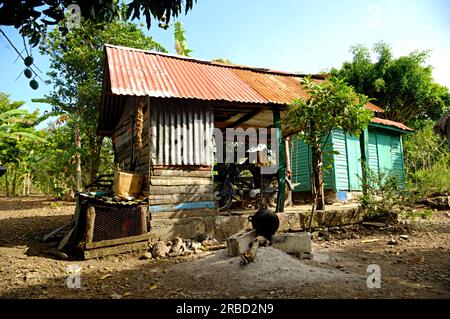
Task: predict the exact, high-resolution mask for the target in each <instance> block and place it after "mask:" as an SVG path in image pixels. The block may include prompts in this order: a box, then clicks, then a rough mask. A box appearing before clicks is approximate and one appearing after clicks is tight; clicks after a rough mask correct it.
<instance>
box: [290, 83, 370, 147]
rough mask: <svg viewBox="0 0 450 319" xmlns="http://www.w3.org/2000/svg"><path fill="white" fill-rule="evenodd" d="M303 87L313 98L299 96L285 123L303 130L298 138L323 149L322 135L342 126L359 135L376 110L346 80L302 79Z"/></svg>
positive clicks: (344, 129) (343, 128)
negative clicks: (367, 107) (367, 105)
mask: <svg viewBox="0 0 450 319" xmlns="http://www.w3.org/2000/svg"><path fill="white" fill-rule="evenodd" d="M301 83H302V86H303V87H304V88H305V89H306V90H307V92H308V94H309V95H310V97H309V98H308V99H307V100H302V99H296V100H295V101H294V102H293V103H292V104H291V106H290V108H289V110H288V112H287V114H286V116H285V119H284V123H285V125H287V126H288V127H289V128H291V129H300V130H302V131H301V133H300V134H299V137H300V138H301V139H302V140H303V141H304V142H305V143H307V144H309V145H311V146H313V147H316V148H318V149H320V150H322V149H323V148H324V147H325V144H326V142H327V139H326V140H325V143H322V139H323V137H324V136H325V137H327V136H329V134H330V133H331V132H332V131H333V130H335V129H340V130H342V131H343V132H345V133H348V134H351V135H358V134H360V133H361V131H362V130H364V128H366V127H367V125H368V124H369V122H370V120H371V118H372V116H373V113H372V112H371V111H369V110H367V109H366V108H365V105H366V103H367V101H368V99H367V97H366V96H364V95H361V94H357V93H355V91H354V90H353V88H352V87H350V86H348V85H347V84H345V83H344V81H343V80H340V79H337V78H335V77H331V78H330V79H329V80H327V81H323V82H320V83H318V82H316V81H314V80H311V79H309V78H305V79H302V81H301Z"/></svg>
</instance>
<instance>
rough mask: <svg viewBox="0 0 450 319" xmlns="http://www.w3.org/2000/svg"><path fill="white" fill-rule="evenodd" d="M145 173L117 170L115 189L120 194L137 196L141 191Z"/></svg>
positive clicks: (115, 192)
mask: <svg viewBox="0 0 450 319" xmlns="http://www.w3.org/2000/svg"><path fill="white" fill-rule="evenodd" d="M143 180H144V175H143V174H141V173H136V172H126V171H116V172H115V173H114V183H113V190H114V194H115V195H118V196H133V197H136V195H138V194H139V193H140V192H141V189H142V182H143Z"/></svg>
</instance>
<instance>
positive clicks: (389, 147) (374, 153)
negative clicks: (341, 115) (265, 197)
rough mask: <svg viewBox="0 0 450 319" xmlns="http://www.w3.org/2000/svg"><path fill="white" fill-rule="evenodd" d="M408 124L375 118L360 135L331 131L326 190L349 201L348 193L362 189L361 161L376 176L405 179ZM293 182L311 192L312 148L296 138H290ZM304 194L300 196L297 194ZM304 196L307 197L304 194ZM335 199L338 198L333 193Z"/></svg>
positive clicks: (303, 192) (305, 191)
mask: <svg viewBox="0 0 450 319" xmlns="http://www.w3.org/2000/svg"><path fill="white" fill-rule="evenodd" d="M411 131H412V129H410V128H409V127H407V126H406V125H404V124H402V123H398V122H394V121H390V120H386V119H382V118H378V117H374V118H373V119H372V122H371V123H370V124H369V127H368V128H367V129H366V130H365V131H364V133H363V134H362V135H361V136H352V135H349V134H345V133H344V132H342V131H339V130H336V131H334V132H332V134H330V137H329V140H328V143H327V147H326V149H327V151H334V152H329V154H330V155H328V156H327V155H324V163H325V165H330V166H331V168H330V169H328V170H327V172H326V174H325V176H324V179H325V181H324V183H325V184H324V185H325V187H324V188H325V190H327V191H328V193H331V195H336V194H337V195H338V199H342V200H344V201H345V200H348V199H350V198H351V195H350V194H349V192H359V191H362V177H363V174H362V160H363V159H365V161H366V163H367V167H368V169H369V170H371V172H372V174H374V175H375V176H376V177H380V176H383V175H390V174H393V175H395V176H397V177H398V178H399V180H400V182H402V183H404V181H405V172H404V165H403V164H404V161H403V144H402V135H403V134H405V133H408V132H411ZM290 148H291V161H292V181H293V183H294V184H295V185H296V187H295V190H294V192H296V193H299V194H303V195H306V194H309V193H310V192H311V181H310V176H311V171H312V163H311V147H309V146H308V145H306V144H305V143H304V142H302V141H301V140H299V139H297V138H292V139H291V140H290ZM294 197H297V198H298V197H301V196H294ZM304 197H305V196H304ZM306 197H307V196H306ZM330 197H331V199H332V200H334V199H336V198H335V197H334V196H330Z"/></svg>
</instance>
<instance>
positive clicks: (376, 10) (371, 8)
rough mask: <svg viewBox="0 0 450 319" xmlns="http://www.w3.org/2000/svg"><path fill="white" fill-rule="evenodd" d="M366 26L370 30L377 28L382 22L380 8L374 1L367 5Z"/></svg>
mask: <svg viewBox="0 0 450 319" xmlns="http://www.w3.org/2000/svg"><path fill="white" fill-rule="evenodd" d="M366 11H367V13H368V14H367V27H368V28H369V29H370V30H374V29H379V28H380V27H381V25H382V24H383V16H382V12H381V8H380V6H379V5H378V4H376V3H371V4H369V5H368V6H367V10H366Z"/></svg>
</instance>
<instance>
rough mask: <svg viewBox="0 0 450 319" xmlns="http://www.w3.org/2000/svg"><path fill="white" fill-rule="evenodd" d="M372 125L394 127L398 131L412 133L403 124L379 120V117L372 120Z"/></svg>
mask: <svg viewBox="0 0 450 319" xmlns="http://www.w3.org/2000/svg"><path fill="white" fill-rule="evenodd" d="M372 123H377V124H383V125H387V126H394V127H396V128H399V129H401V130H403V131H414V130H413V129H412V128H410V127H408V126H406V125H405V124H403V123H400V122H395V121H391V120H386V119H381V118H379V117H374V118H372Z"/></svg>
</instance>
